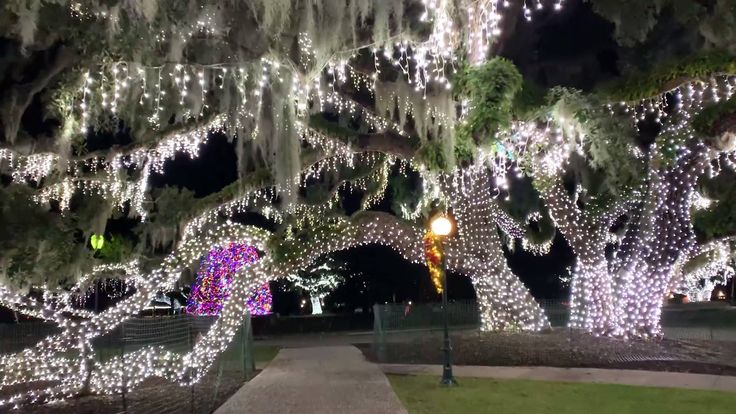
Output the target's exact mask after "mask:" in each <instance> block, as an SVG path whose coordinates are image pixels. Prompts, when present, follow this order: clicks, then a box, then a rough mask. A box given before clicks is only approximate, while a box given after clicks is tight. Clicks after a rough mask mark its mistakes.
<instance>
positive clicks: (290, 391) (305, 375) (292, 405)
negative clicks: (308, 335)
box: [215, 346, 406, 414]
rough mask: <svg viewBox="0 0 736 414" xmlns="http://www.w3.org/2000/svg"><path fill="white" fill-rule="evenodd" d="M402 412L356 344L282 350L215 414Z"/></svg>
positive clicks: (379, 371)
mask: <svg viewBox="0 0 736 414" xmlns="http://www.w3.org/2000/svg"><path fill="white" fill-rule="evenodd" d="M234 413H259V414H261V413H279V414H282V413H283V414H288V413H299V414H312V413H314V414H317V413H319V414H325V413H350V414H406V409H404V407H403V406H402V405H401V402H399V399H398V397H397V396H396V394H395V393H394V391H393V389H391V385H390V384H389V382H388V379H386V376H385V375H384V374H383V372H381V368H380V367H379V366H378V365H376V364H372V363H370V362H368V361H366V359H365V357H364V356H363V354H362V353H361V352H360V350H358V348H356V347H354V346H332V347H315V348H294V349H282V350H281V351H279V353H278V355H277V356H276V358H274V360H273V361H271V362H270V363H269V364H268V366H267V367H266V369H265V370H263V372H261V373H260V374H258V375H257V376H256V377H255V378H253V379H252V380H251V381H249V382H248V383H246V384H245V385H243V387H242V388H240V389H239V390H238V391H237V392H236V393H235V394H233V396H232V397H230V399H228V400H227V401H226V402H225V404H223V405H222V406H221V407H220V408H218V409H217V411H215V414H234Z"/></svg>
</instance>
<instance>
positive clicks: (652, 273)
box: [614, 147, 706, 336]
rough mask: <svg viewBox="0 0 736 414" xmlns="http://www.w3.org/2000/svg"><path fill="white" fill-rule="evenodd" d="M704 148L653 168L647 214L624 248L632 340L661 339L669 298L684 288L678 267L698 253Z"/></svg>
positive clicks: (623, 300)
mask: <svg viewBox="0 0 736 414" xmlns="http://www.w3.org/2000/svg"><path fill="white" fill-rule="evenodd" d="M704 153H705V150H704V148H702V147H698V148H696V149H695V150H692V151H691V152H689V153H687V154H685V155H683V156H681V157H680V158H679V159H678V160H677V161H676V162H675V163H674V165H672V166H669V167H657V166H653V165H652V166H651V167H650V172H649V176H648V181H647V193H646V194H645V196H644V197H645V199H644V200H643V204H642V206H641V212H640V213H639V212H638V211H633V212H632V214H631V220H630V223H629V228H628V231H627V233H626V236H625V238H624V240H623V242H622V244H621V248H620V250H621V253H622V254H621V255H620V256H619V257H618V260H619V263H621V265H616V264H614V269H615V271H616V274H615V277H616V280H615V285H616V296H617V301H618V303H619V306H620V307H621V310H620V312H621V313H622V315H623V316H624V320H623V329H624V334H625V335H627V336H651V335H659V334H661V332H662V330H661V325H660V317H661V314H662V306H663V304H664V301H665V297H666V295H667V293H668V292H669V290H670V289H671V287H672V286H674V285H677V284H679V283H680V280H677V279H679V278H682V273H681V272H679V271H678V267H679V266H680V265H681V264H683V263H684V261H686V260H687V259H688V258H689V257H690V256H691V253H692V252H693V250H694V249H695V248H696V240H695V232H694V230H693V227H692V222H691V213H690V212H691V210H692V201H693V192H694V189H695V185H696V183H697V180H698V177H699V176H701V175H702V173H703V171H702V170H703V168H704V166H705V160H706V158H705V157H704Z"/></svg>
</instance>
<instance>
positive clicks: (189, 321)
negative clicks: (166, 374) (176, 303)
mask: <svg viewBox="0 0 736 414" xmlns="http://www.w3.org/2000/svg"><path fill="white" fill-rule="evenodd" d="M192 318H193V317H185V318H184V322H185V323H186V324H187V345H188V348H189V352H192V350H194V341H192V320H193V319H192ZM192 377H193V376H192V369H191V368H190V369H189V382H190V384H189V388H190V391H189V395H190V396H189V409H190V411H191V412H192V414H194V381H192Z"/></svg>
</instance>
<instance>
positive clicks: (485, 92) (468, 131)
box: [456, 58, 523, 154]
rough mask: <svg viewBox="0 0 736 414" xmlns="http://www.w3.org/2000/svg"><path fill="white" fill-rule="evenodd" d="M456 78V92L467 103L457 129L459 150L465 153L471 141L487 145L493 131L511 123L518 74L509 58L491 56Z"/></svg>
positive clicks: (494, 134)
mask: <svg viewBox="0 0 736 414" xmlns="http://www.w3.org/2000/svg"><path fill="white" fill-rule="evenodd" d="M456 82H457V83H456V84H457V92H458V93H459V94H460V95H461V96H462V97H463V98H465V99H467V100H468V105H469V110H468V113H467V114H466V118H465V120H464V122H463V123H462V124H461V125H460V126H459V127H458V129H457V138H456V139H457V142H458V143H461V144H460V147H461V151H460V153H461V154H465V153H466V152H467V150H468V148H469V146H470V145H469V143H471V142H472V143H474V144H475V145H477V146H479V147H482V148H487V147H490V145H491V144H493V143H495V142H496V140H497V133H498V132H499V131H500V130H503V129H505V128H508V127H509V126H510V125H511V121H512V119H513V104H514V98H515V97H516V95H517V94H518V93H519V91H521V89H522V83H523V79H522V76H521V74H520V73H519V71H518V70H517V69H516V66H514V64H513V63H511V62H510V61H508V60H506V59H503V58H494V59H491V60H490V61H488V62H487V63H485V64H483V65H480V66H477V67H470V68H466V69H465V71H464V73H462V74H461V75H460V77H459V79H458V80H457V81H456Z"/></svg>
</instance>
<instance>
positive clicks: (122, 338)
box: [120, 322, 128, 413]
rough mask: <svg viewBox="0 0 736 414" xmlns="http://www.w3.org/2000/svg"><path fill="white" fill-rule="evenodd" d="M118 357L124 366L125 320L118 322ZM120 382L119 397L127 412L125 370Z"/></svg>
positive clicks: (124, 410)
mask: <svg viewBox="0 0 736 414" xmlns="http://www.w3.org/2000/svg"><path fill="white" fill-rule="evenodd" d="M120 359H121V360H122V362H123V366H125V322H123V323H121V324H120ZM122 382H123V385H122V387H121V391H120V397H121V399H122V403H123V412H124V413H127V412H128V403H127V401H125V387H126V381H125V370H123V378H122Z"/></svg>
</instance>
